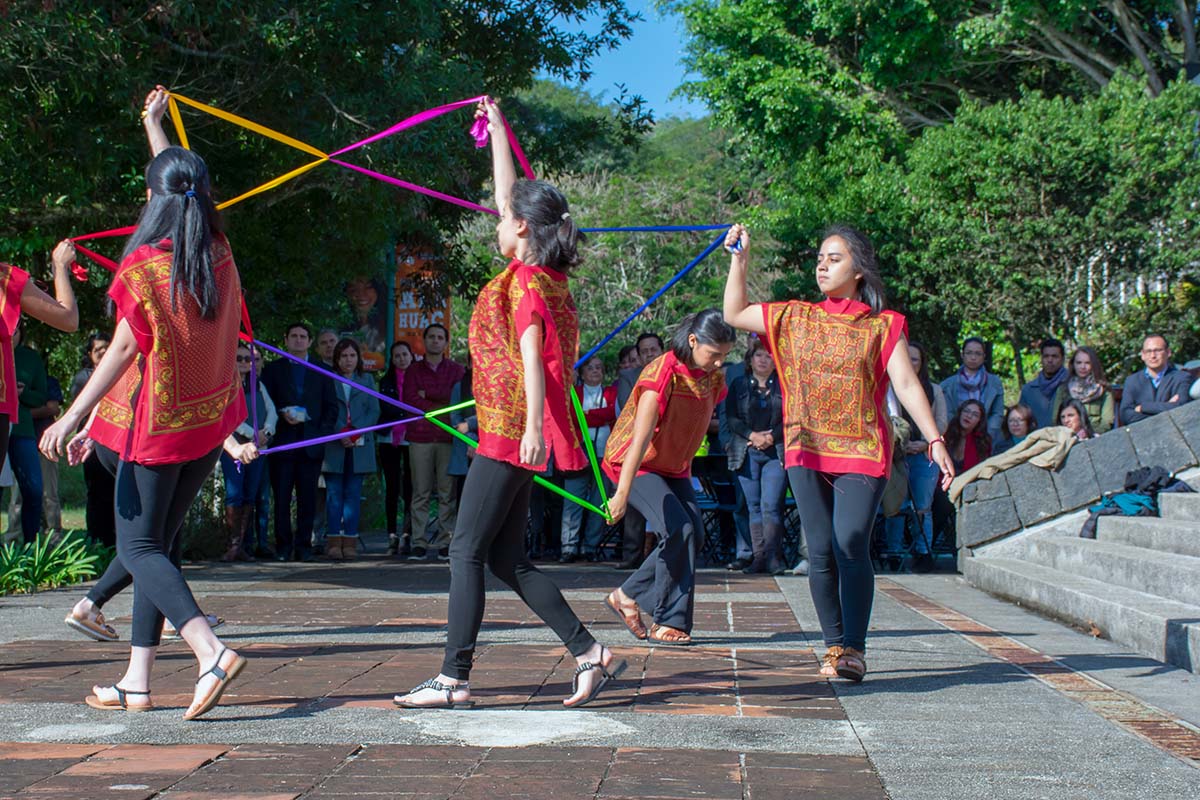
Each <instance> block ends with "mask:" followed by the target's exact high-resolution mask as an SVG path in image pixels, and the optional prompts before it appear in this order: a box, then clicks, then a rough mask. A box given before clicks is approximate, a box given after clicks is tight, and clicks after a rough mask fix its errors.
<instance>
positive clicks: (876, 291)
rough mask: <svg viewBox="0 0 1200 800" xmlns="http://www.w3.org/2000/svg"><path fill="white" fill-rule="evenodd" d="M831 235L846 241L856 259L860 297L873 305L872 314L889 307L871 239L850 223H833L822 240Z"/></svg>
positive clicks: (853, 257) (852, 256)
mask: <svg viewBox="0 0 1200 800" xmlns="http://www.w3.org/2000/svg"><path fill="white" fill-rule="evenodd" d="M831 236H837V237H838V238H840V239H841V240H842V241H843V242H845V243H846V247H847V249H849V250H850V258H851V259H853V260H854V271H855V272H858V273H859V274H860V275H861V276H862V277H861V278H860V279H859V281H858V299H859V300H860V301H862V302H863V303H866V304H867V305H869V306H870V307H871V313H872V314H878V313H879V312H880V311H883V310H884V309H885V308H887V292H886V291H885V290H884V288H883V278H881V277H879V261H878V260H877V259H876V258H875V247H874V245H872V244H871V240H870V239H869V238H867V235H866V234H865V233H863V232H862V231H859V230H857V229H856V228H851V227H850V226H849V225H831V226H830V227H829V228H827V229H826V230H825V235H824V236H823V237H822V240H824V239H828V238H829V237H831Z"/></svg>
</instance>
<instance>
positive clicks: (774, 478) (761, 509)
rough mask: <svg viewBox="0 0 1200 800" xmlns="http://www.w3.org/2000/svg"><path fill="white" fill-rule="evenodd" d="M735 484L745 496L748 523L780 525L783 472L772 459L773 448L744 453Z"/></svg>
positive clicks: (783, 488) (785, 480) (783, 482)
mask: <svg viewBox="0 0 1200 800" xmlns="http://www.w3.org/2000/svg"><path fill="white" fill-rule="evenodd" d="M738 483H739V484H741V487H742V492H744V493H745V495H746V507H747V508H748V509H749V511H750V524H751V525H761V524H762V523H763V522H773V523H775V524H776V525H782V524H783V498H784V495H786V494H787V473H786V472H784V470H783V464H782V463H780V461H779V459H778V458H776V455H775V448H774V447H772V448H771V449H770V450H754V449H750V450H747V451H746V460H745V461H744V462H743V463H742V468H741V469H740V470H738Z"/></svg>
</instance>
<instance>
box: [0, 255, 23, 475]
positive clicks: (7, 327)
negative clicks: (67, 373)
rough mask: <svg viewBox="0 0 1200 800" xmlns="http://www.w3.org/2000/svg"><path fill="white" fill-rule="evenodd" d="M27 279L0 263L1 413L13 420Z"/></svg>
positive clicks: (16, 405)
mask: <svg viewBox="0 0 1200 800" xmlns="http://www.w3.org/2000/svg"><path fill="white" fill-rule="evenodd" d="M28 282H29V273H28V272H26V271H25V270H23V269H18V268H16V267H14V266H10V265H9V264H0V414H7V415H8V418H9V421H11V422H14V423H15V422H16V421H17V413H18V412H19V411H20V409H21V403H20V400H19V399H18V398H19V392H17V367H16V361H15V360H14V358H13V343H12V339H13V333H15V332H16V330H17V322H19V321H20V319H21V293H22V292H23V291H25V284H26V283H28ZM2 460H3V459H2V458H0V461H2Z"/></svg>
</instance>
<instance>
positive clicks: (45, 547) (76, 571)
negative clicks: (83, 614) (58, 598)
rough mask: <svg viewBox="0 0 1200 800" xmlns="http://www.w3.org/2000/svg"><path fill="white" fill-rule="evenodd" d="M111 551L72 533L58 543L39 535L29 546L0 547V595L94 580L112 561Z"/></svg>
mask: <svg viewBox="0 0 1200 800" xmlns="http://www.w3.org/2000/svg"><path fill="white" fill-rule="evenodd" d="M113 555H114V551H113V549H112V548H111V547H105V546H104V545H101V544H96V543H93V542H91V541H90V540H88V539H87V538H86V537H84V536H83V534H81V533H79V532H77V531H71V532H69V533H67V534H66V535H65V536H63V537H62V539H60V540H59V541H58V542H54V541H53V537H51V536H48V535H41V536H39V537H38V538H37V540H36V541H34V542H31V543H28V544H18V543H17V542H10V543H8V544H6V545H4V546H3V547H0V594H13V593H16V592H36V591H38V590H39V589H56V588H58V587H60V586H69V585H71V584H74V583H79V582H80V581H85V580H88V579H89V578H94V577H95V576H96V575H98V574H99V573H100V571H101V570H103V569H104V568H106V567H107V566H108V562H110V561H112V559H113Z"/></svg>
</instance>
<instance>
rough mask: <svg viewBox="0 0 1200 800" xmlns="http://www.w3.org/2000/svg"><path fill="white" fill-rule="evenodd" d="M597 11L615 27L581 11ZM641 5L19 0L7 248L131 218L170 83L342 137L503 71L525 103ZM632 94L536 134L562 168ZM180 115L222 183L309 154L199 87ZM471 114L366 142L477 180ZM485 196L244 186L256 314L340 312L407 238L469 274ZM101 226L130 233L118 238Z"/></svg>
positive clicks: (438, 181)
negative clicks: (147, 122) (146, 116)
mask: <svg viewBox="0 0 1200 800" xmlns="http://www.w3.org/2000/svg"><path fill="white" fill-rule="evenodd" d="M594 15H598V16H599V18H600V19H601V24H600V25H599V28H598V29H597V30H596V32H595V33H594V34H585V33H580V32H578V31H577V27H578V25H577V23H578V22H579V21H580V20H582V19H583V18H584V17H585V16H594ZM636 19H637V17H636V15H634V14H632V13H631V12H630V11H629V10H628V9H627V7H626V5H625V3H624V2H623V0H519V1H518V0H413V2H407V3H395V2H382V1H381V0H312V1H311V2H305V3H284V2H278V0H239V2H231V0H216V1H215V2H195V1H194V0H164V1H162V2H153V3H150V2H141V3H138V2H133V3H129V2H115V0H101V1H100V2H95V1H94V0H90V1H89V2H83V0H6V1H5V2H0V166H2V167H3V171H4V175H5V180H4V181H3V182H2V183H0V208H2V209H3V211H4V214H3V222H2V223H0V258H3V259H5V260H9V261H13V262H16V263H19V264H23V265H25V266H29V267H32V268H34V271H35V272H41V271H42V270H44V269H45V264H46V258H47V255H48V252H49V250H50V248H51V246H52V245H53V243H54V242H55V241H56V240H57V239H59V238H62V237H64V236H68V235H77V234H81V233H85V232H91V231H98V230H104V229H107V228H113V227H118V226H122V225H127V224H130V223H132V222H133V221H134V219H135V217H136V215H137V213H138V211H139V209H140V204H141V202H142V200H143V196H144V187H143V181H142V178H141V173H142V169H143V167H144V165H145V163H146V161H147V154H146V143H145V137H144V135H143V133H142V130H141V125H140V124H139V118H138V112H139V110H140V108H141V103H142V100H143V98H144V97H145V94H146V92H147V91H148V90H149V89H150V88H151V87H153V86H154V85H155V84H156V83H162V84H164V85H166V86H167V87H168V88H170V89H172V90H174V91H176V92H179V93H181V94H184V95H187V96H189V97H192V98H194V99H196V100H199V101H201V102H204V103H208V104H211V105H214V106H216V107H218V108H222V109H225V110H227V111H230V112H233V113H237V114H240V115H242V116H245V117H248V118H250V119H252V120H254V121H256V122H259V123H261V124H263V125H265V126H267V127H270V128H273V129H275V130H278V131H281V132H283V133H286V134H288V135H290V136H293V137H295V138H296V139H299V140H301V141H304V142H308V143H310V144H312V145H314V146H316V147H318V148H321V149H323V150H325V151H326V152H331V151H333V150H335V149H337V148H339V147H342V146H344V145H346V144H349V143H351V142H353V141H356V140H358V139H361V138H364V137H365V136H367V135H369V134H371V133H374V132H376V131H378V130H382V129H383V128H385V127H387V126H389V125H391V124H392V123H394V122H396V121H397V120H399V119H401V118H403V117H405V116H408V115H409V114H412V113H415V112H417V111H420V110H422V109H425V108H429V107H431V106H436V105H439V104H441V103H445V102H449V101H453V100H459V99H463V98H466V97H471V96H474V95H478V94H482V93H485V92H486V93H489V94H493V95H495V96H498V97H505V98H507V97H511V96H512V95H514V94H516V93H518V92H521V91H526V90H531V88H532V89H533V91H531V92H530V94H529V95H528V96H527V101H526V103H525V104H523V105H522V104H519V103H518V104H514V106H520V108H517V109H515V110H516V111H517V112H518V113H514V117H522V116H523V114H522V113H520V112H524V111H527V112H528V113H529V114H530V115H536V114H537V113H538V111H537V109H538V107H539V104H542V105H544V103H542V98H541V97H540V95H539V93H538V90H537V89H536V88H533V87H534V76H535V75H536V74H538V73H546V74H549V75H551V76H555V77H559V78H563V79H572V80H573V79H578V78H580V77H584V76H586V75H587V74H588V73H589V64H590V61H591V59H592V58H593V57H594V56H595V55H596V54H598V53H599V52H601V51H603V50H605V49H608V48H612V47H615V46H616V45H617V44H619V43H620V42H621V41H622V40H623V39H624V38H626V37H628V36H629V33H630V27H629V25H630V23H631V22H632V21H634V20H636ZM621 102H622V104H623V105H622V113H619V114H617V115H615V117H614V118H610V119H608V120H606V124H605V125H589V124H585V123H582V122H581V120H580V119H579V115H578V114H577V113H570V110H569V109H568V110H567V111H565V112H564V114H563V115H561V116H560V117H559V118H555V119H552V120H543V124H542V125H541V127H540V128H538V130H537V131H536V133H535V134H534V135H533V136H532V137H531V141H533V142H534V143H536V145H537V149H536V151H531V152H534V153H535V155H536V157H538V158H539V159H542V160H543V162H544V163H545V165H546V166H547V167H548V168H559V167H561V166H563V165H564V164H565V163H568V162H571V161H572V160H574V158H575V156H576V155H577V153H578V152H579V150H581V149H583V150H586V149H587V148H589V147H590V146H591V145H592V144H594V143H596V142H603V141H606V140H608V139H614V138H619V137H621V136H623V135H628V131H629V130H635V131H636V130H638V129H639V127H644V126H645V125H646V124H647V123H648V122H649V120H648V118H647V117H646V115H645V113H644V109H643V108H642V106H641V105H640V98H637V97H629V96H624V97H623V98H621ZM183 115H184V118H185V122H186V125H187V129H188V132H189V135H190V139H191V143H192V146H193V147H194V148H195V149H196V150H197V151H198V152H200V153H201V154H202V155H203V156H204V157H205V159H206V160H207V161H208V163H209V166H210V171H211V173H212V175H213V176H214V188H215V191H216V192H217V193H218V194H219V195H220V196H222V197H224V198H229V197H233V196H234V195H236V194H238V193H240V192H242V191H244V190H246V189H249V188H251V187H253V186H256V185H258V184H260V183H262V182H263V181H265V180H268V179H270V178H273V177H275V176H277V175H280V174H283V173H284V172H287V171H289V170H291V169H293V168H295V167H297V166H299V165H301V164H304V163H306V161H307V160H308V158H309V157H308V156H306V155H305V154H303V153H300V152H299V151H296V150H293V149H291V148H289V147H287V146H285V145H282V144H279V143H276V142H272V141H270V140H268V139H266V138H263V137H261V136H258V135H256V134H252V133H250V132H248V131H245V130H242V129H240V128H237V127H235V126H232V125H230V124H229V123H227V122H223V121H220V120H218V119H216V118H213V117H211V116H208V115H204V114H201V113H199V112H196V111H193V110H190V109H187V108H186V107H185V108H184V109H183ZM519 121H520V120H519ZM519 121H518V122H519ZM608 123H611V126H610V125H609V124H608ZM469 124H470V114H469V112H468V111H463V112H460V113H458V114H452V115H448V116H446V117H442V118H440V119H437V120H434V121H432V122H429V123H426V124H425V125H422V126H421V127H419V128H416V129H413V130H411V131H408V132H405V133H404V134H401V135H397V136H394V137H391V138H389V139H385V140H382V141H380V142H377V143H375V144H372V145H370V146H369V147H367V148H364V149H362V150H360V151H356V152H354V153H352V154H350V155H349V156H348V160H350V161H353V162H355V163H359V164H362V165H364V166H366V167H369V168H371V169H374V170H377V171H381V172H384V173H388V174H392V175H396V176H398V177H402V178H404V179H406V180H409V181H412V182H414V183H417V184H422V185H426V186H431V187H434V188H437V189H439V190H441V191H445V192H448V193H450V194H454V195H458V196H467V197H471V196H475V195H476V194H478V192H479V190H480V187H481V186H482V185H483V182H484V181H485V179H486V178H487V176H488V175H490V166H489V164H488V161H487V151H486V150H482V151H476V150H475V149H474V148H473V147H471V144H470V141H471V140H470V138H469V137H468V136H467V128H468V127H469ZM168 132H169V133H171V135H172V137H173V135H174V134H173V133H172V132H171V131H170V129H169V127H168ZM467 213H468V212H465V211H463V210H462V209H458V208H456V207H454V206H450V205H448V204H446V203H443V202H441V201H437V200H432V199H430V198H426V197H422V196H420V195H416V194H413V193H411V192H405V191H402V190H400V189H397V188H395V187H391V186H387V185H384V184H382V183H379V182H376V181H372V180H370V179H368V178H365V177H364V176H361V175H358V174H355V173H353V172H351V171H349V170H345V169H342V168H339V167H335V166H331V165H325V166H322V167H319V168H317V169H314V170H312V171H310V172H308V173H306V174H305V175H303V176H301V177H300V178H297V179H295V180H293V181H291V182H289V183H287V184H285V185H283V186H282V187H280V188H279V189H276V190H273V191H271V192H269V193H266V194H263V195H260V196H258V197H256V198H253V199H252V200H249V201H246V202H244V203H243V204H241V205H239V206H234V207H232V208H231V209H230V210H229V211H228V212H227V215H226V216H227V222H228V228H229V230H230V235H231V238H232V241H233V243H234V248H235V253H236V256H237V259H238V263H239V266H240V268H241V271H242V273H243V279H244V284H245V286H246V289H247V294H248V297H249V303H250V308H251V310H252V311H258V312H259V314H260V315H261V317H262V319H261V321H260V322H261V324H260V325H259V326H258V327H259V328H261V330H258V331H256V332H259V333H260V334H261V335H264V336H267V337H273V336H275V335H276V334H278V333H281V330H280V328H281V327H282V326H283V325H285V324H286V322H287V320H289V319H291V318H296V317H298V318H308V319H318V320H320V319H323V318H325V316H326V315H327V314H328V313H330V312H332V311H333V309H334V308H335V307H336V304H337V303H338V302H339V294H340V291H341V284H342V282H343V281H344V280H345V278H346V277H348V276H349V275H351V274H355V273H361V272H368V273H374V272H376V271H379V272H381V273H384V274H386V269H387V264H388V263H389V262H390V259H391V256H390V254H391V253H392V252H393V248H394V246H395V245H396V244H397V243H398V242H414V243H421V244H423V245H427V246H430V247H432V248H434V249H435V250H436V251H439V252H441V253H442V254H443V256H444V258H443V263H445V264H446V265H447V272H446V274H444V275H443V276H441V277H442V285H445V286H453V285H455V284H456V283H457V280H456V277H455V276H456V274H457V273H456V270H457V269H458V268H459V267H460V266H461V264H460V263H459V262H458V261H456V260H455V258H454V254H455V251H454V250H453V249H452V248H447V244H448V243H449V241H450V240H451V239H452V237H453V236H454V234H455V232H456V231H457V229H458V226H459V224H460V223H461V221H462V220H463V218H464V215H465V214H467ZM99 247H100V249H102V250H105V251H106V252H110V253H115V252H119V244H118V243H115V242H114V243H111V244H101V245H99ZM93 272H95V273H101V272H102V270H100V269H99V268H95V269H93ZM104 285H106V281H105V277H104V276H103V275H102V274H96V275H95V277H94V278H93V281H92V286H93V288H92V289H91V290H89V291H87V292H85V296H84V297H83V298H82V300H83V310H84V319H83V326H84V327H96V326H106V325H107V323H105V322H104V318H103V316H102V314H101V303H100V295H101V292H102V287H103V286H104ZM38 335H39V336H41V335H42V334H40V333H39V334H38ZM71 360H73V358H72V359H71Z"/></svg>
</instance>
